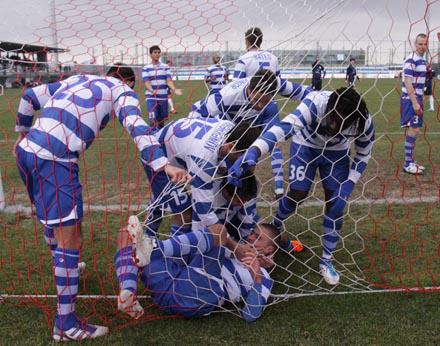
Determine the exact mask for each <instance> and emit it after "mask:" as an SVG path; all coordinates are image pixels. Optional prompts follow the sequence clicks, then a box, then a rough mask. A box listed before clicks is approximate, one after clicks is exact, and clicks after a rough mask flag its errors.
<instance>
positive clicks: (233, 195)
mask: <svg viewBox="0 0 440 346" xmlns="http://www.w3.org/2000/svg"><path fill="white" fill-rule="evenodd" d="M261 42H262V33H261V30H259V29H258V28H252V30H251V31H248V32H246V43H247V47H248V53H246V54H245V55H244V56H243V59H240V61H239V63H240V64H241V65H242V66H241V67H240V68H237V71H241V72H240V73H239V75H237V76H235V77H236V78H237V79H236V80H235V81H233V82H232V83H230V84H228V85H226V86H224V87H223V88H222V89H220V90H218V91H215V92H212V93H210V95H209V96H208V97H207V98H205V99H203V100H200V101H198V102H195V103H194V105H193V107H192V110H191V112H190V114H189V116H188V118H183V119H180V120H177V121H173V122H171V123H169V124H165V123H164V121H162V120H164V119H162V118H161V117H160V116H159V115H157V114H155V113H153V111H151V112H150V113H151V114H150V115H151V116H150V117H151V118H154V121H152V123H151V125H152V127H149V126H148V125H147V124H146V123H145V122H144V120H143V119H142V117H141V110H140V107H139V101H138V97H137V95H136V93H135V92H134V91H133V90H132V88H133V86H134V83H135V77H134V72H133V71H132V69H131V68H128V67H124V66H114V67H112V68H111V69H110V70H109V71H108V73H107V76H105V77H99V76H91V75H77V76H72V77H70V78H68V79H66V80H65V81H61V82H57V83H52V84H47V85H41V86H38V87H35V88H30V89H28V90H27V91H26V92H25V94H24V95H23V97H22V100H21V102H20V106H19V110H18V115H17V126H16V130H17V131H18V132H20V134H19V138H18V139H17V142H16V146H15V148H14V150H15V154H16V157H17V165H18V168H19V171H20V174H21V177H22V180H23V182H24V183H25V184H26V188H27V191H28V194H29V197H30V199H31V201H32V203H33V204H34V205H35V209H36V215H37V217H38V219H39V221H40V222H41V223H42V224H43V225H44V227H45V239H46V241H47V243H48V245H49V246H50V247H51V249H52V250H53V252H52V260H53V271H54V276H55V282H56V293H57V298H58V304H57V315H56V318H55V324H54V329H53V339H54V340H55V341H69V340H75V341H81V340H84V339H93V338H96V337H99V336H102V335H105V334H106V333H107V332H108V329H107V327H104V326H98V325H93V324H88V323H85V322H84V321H82V320H81V319H80V318H78V317H77V316H76V314H75V300H76V296H77V294H78V280H79V279H78V277H79V269H80V267H81V266H80V264H79V257H80V249H81V245H82V244H81V239H82V237H81V219H82V216H83V211H82V195H81V184H80V182H79V178H78V165H77V161H78V157H79V155H80V154H81V153H82V152H84V150H86V149H87V148H88V147H89V146H90V145H91V143H92V142H93V140H94V139H95V137H96V136H97V134H98V133H99V131H100V130H102V129H103V128H104V127H105V125H106V124H107V123H108V121H109V119H110V115H111V114H114V115H115V116H116V117H117V118H118V120H119V122H120V123H121V124H122V125H123V126H124V127H125V129H126V130H127V131H128V133H129V134H130V136H131V137H132V138H133V140H134V142H135V143H136V146H137V149H138V150H139V151H140V152H141V159H142V164H143V166H144V169H145V172H146V175H147V178H148V180H149V182H150V184H151V187H152V191H153V196H152V198H151V201H150V204H149V207H148V215H147V218H146V220H145V222H139V220H138V218H137V217H131V218H130V220H129V223H128V226H127V229H126V230H122V231H121V233H120V237H119V239H118V251H117V253H116V255H115V268H116V274H117V279H118V282H119V288H120V293H119V295H118V309H119V310H121V311H123V312H125V313H127V314H128V315H129V316H131V317H133V318H139V317H140V316H142V314H143V312H144V311H143V308H142V306H141V305H140V303H139V302H138V301H137V299H136V290H137V279H138V274H139V271H140V272H141V278H142V282H143V284H144V285H145V287H146V288H148V289H149V290H150V292H151V297H152V300H153V301H154V302H155V303H156V304H157V305H158V306H159V307H160V308H161V309H162V310H163V311H164V312H166V313H171V314H180V315H183V316H187V317H192V316H201V315H206V314H209V313H211V312H212V311H213V310H214V309H215V308H218V307H220V306H222V305H223V304H224V303H225V302H230V303H233V304H235V305H236V306H238V305H237V304H239V303H240V302H243V305H242V306H241V307H240V311H241V315H242V317H243V318H244V319H245V320H246V321H254V320H255V319H257V318H258V317H259V316H261V314H262V312H263V310H264V307H265V305H266V303H267V301H268V299H269V295H270V292H271V289H272V286H273V282H272V280H271V278H270V275H269V271H268V270H267V269H268V268H270V267H271V266H272V265H273V264H274V263H273V260H272V255H273V254H274V252H275V251H276V250H277V249H278V248H282V249H284V250H285V251H287V252H288V251H291V250H292V245H291V242H290V239H288V237H287V235H286V233H285V232H283V221H284V220H285V219H286V218H287V217H288V216H290V215H291V214H292V213H294V212H295V210H296V208H297V207H298V205H299V204H300V203H301V202H302V201H303V200H304V199H305V198H306V196H307V194H308V191H309V189H310V186H311V184H312V182H313V180H314V177H315V174H316V170H317V169H319V170H320V174H321V177H322V178H323V187H324V191H325V197H326V211H325V215H324V220H323V234H324V235H323V238H322V239H323V253H322V257H321V260H320V264H319V270H320V273H321V275H322V277H323V278H324V279H325V281H326V282H327V283H328V284H330V285H336V284H337V283H338V282H339V280H340V276H339V274H338V272H337V271H336V269H335V268H334V266H333V261H332V259H333V252H334V250H335V248H336V246H337V244H338V240H339V237H340V232H341V228H342V222H343V211H344V208H345V206H346V203H347V199H348V198H349V196H350V195H351V193H352V192H353V190H354V187H355V184H356V182H357V181H358V180H359V178H360V176H361V174H362V173H363V172H364V171H365V169H366V166H367V163H368V160H369V158H370V156H371V149H372V144H373V140H374V127H373V123H372V120H371V117H370V115H369V113H368V109H367V107H366V104H365V102H364V101H363V99H362V97H361V96H360V95H359V94H358V93H357V92H356V91H355V90H354V89H353V88H351V87H349V88H341V89H338V90H336V91H334V92H328V91H312V90H311V89H310V88H308V87H305V86H302V85H300V84H296V83H292V82H290V81H287V80H284V79H282V78H281V77H280V76H279V68H278V64H277V61H275V60H274V59H273V56H272V55H271V54H268V53H267V52H264V51H261V50H260V45H261ZM154 53H155V51H154V50H153V51H152V54H154ZM156 53H157V49H156ZM158 54H160V50H159V53H158ZM265 59H269V61H265ZM275 62H276V63H275ZM255 66H257V67H256V68H254V67H255ZM251 67H252V68H251ZM157 68H158V67H154V66H153V67H149V69H147V68H146V70H144V82H146V87H147V92H149V94H148V95H149V97H150V99H153V97H152V96H155V95H156V94H157V90H158V88H159V87H158V85H159V84H158V83H156V82H157V81H156V82H155V83H152V80H151V76H148V77H147V76H146V74H148V73H150V74H151V73H152V72H151V71H153V70H154V69H157ZM165 70H166V68H165ZM164 73H165V79H166V80H167V81H168V80H170V78H169V74H168V72H167V71H165V72H164ZM169 84H170V87H172V88H175V87H174V85H173V84H172V83H169ZM164 86H165V85H164ZM156 89H157V90H156ZM277 94H278V95H281V96H283V97H287V98H290V99H292V100H296V101H300V102H301V103H300V105H299V106H298V107H297V109H296V110H295V111H294V112H293V113H292V114H289V115H288V116H286V117H285V118H284V119H283V120H280V119H279V117H278V113H279V112H278V107H277V104H276V102H275V101H274V100H273V98H274V96H275V95H277ZM163 95H165V96H163ZM163 95H162V96H163V97H162V99H163V100H166V94H163ZM156 96H157V95H156ZM162 99H161V102H162V101H163V100H162ZM156 101H157V100H156ZM156 101H155V103H157V102H156ZM165 102H166V101H165ZM150 103H151V102H150ZM147 105H148V99H147ZM149 106H151V104H150V105H149ZM40 109H41V110H42V111H41V115H40V117H39V118H38V119H37V120H36V121H35V123H34V124H33V125H32V122H33V118H34V113H35V111H37V110H40ZM88 115H91V116H88ZM259 136H260V137H259ZM290 137H292V138H293V141H292V145H291V151H290V163H289V166H290V170H289V171H290V175H289V190H288V192H287V193H286V194H285V195H284V196H282V197H280V198H281V199H280V202H279V208H278V211H277V214H276V217H275V218H274V219H273V220H272V222H271V223H270V224H267V223H262V222H260V221H259V217H258V215H257V209H256V197H257V188H256V186H257V182H256V179H255V176H254V175H253V172H254V169H255V168H254V167H255V166H256V165H257V161H258V159H259V157H260V156H263V155H265V154H267V153H271V154H274V155H275V158H274V160H275V159H277V154H276V152H277V150H275V151H274V148H276V147H275V146H276V144H277V143H278V142H280V141H282V140H286V139H287V138H290ZM352 139H354V144H355V149H356V156H355V158H354V160H353V163H352V165H351V167H350V164H349V163H350V156H349V155H350V145H351V142H352ZM275 166H276V165H275ZM275 168H278V169H279V167H275ZM256 169H258V167H257V168H256ZM277 174H279V173H275V175H277ZM281 181H282V179H281ZM276 189H278V192H277V195H280V194H281V192H282V186H281V187H280V186H276ZM280 189H281V190H280ZM166 211H169V212H171V213H173V220H172V225H171V227H170V237H169V238H168V239H165V240H163V239H159V238H158V231H159V227H160V225H161V221H162V219H163V216H164V213H165V212H166Z"/></svg>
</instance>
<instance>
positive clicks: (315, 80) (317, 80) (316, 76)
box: [312, 57, 326, 91]
mask: <svg viewBox="0 0 440 346" xmlns="http://www.w3.org/2000/svg"><path fill="white" fill-rule="evenodd" d="M325 73H326V72H325V69H324V66H322V64H321V59H319V57H316V60H315V62H314V63H313V64H312V89H313V90H317V91H319V90H321V89H322V79H323V78H324V77H325Z"/></svg>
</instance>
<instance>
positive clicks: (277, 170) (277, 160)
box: [270, 145, 284, 199]
mask: <svg viewBox="0 0 440 346" xmlns="http://www.w3.org/2000/svg"><path fill="white" fill-rule="evenodd" d="M270 159H271V162H272V174H273V178H274V182H275V195H276V198H277V199H279V198H281V197H282V195H283V193H284V186H283V183H284V177H283V163H284V159H283V153H282V152H281V149H280V147H279V146H278V145H276V146H275V147H274V149H273V151H272V154H271V155H270Z"/></svg>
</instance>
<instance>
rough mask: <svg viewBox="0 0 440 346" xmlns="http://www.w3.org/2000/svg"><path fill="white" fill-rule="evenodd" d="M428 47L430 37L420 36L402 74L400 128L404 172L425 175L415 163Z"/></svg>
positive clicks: (405, 62) (421, 118)
mask: <svg viewBox="0 0 440 346" xmlns="http://www.w3.org/2000/svg"><path fill="white" fill-rule="evenodd" d="M427 47H428V37H427V36H426V35H425V34H418V35H417V36H416V39H415V51H414V52H412V53H410V54H409V55H408V56H407V57H406V59H405V61H404V63H403V72H402V94H401V95H400V126H401V127H402V128H404V129H405V163H404V165H403V171H404V172H406V173H409V174H416V175H417V174H423V173H424V170H425V167H423V166H421V165H419V164H417V163H416V162H414V151H415V147H416V141H417V135H418V134H419V132H420V128H421V127H422V126H423V88H424V87H425V80H426V61H425V59H424V58H423V56H424V55H425V52H426V49H427Z"/></svg>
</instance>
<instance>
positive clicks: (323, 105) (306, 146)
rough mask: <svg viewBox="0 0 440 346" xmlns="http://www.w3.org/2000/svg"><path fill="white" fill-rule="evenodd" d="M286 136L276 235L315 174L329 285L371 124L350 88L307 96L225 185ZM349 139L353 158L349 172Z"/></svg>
mask: <svg viewBox="0 0 440 346" xmlns="http://www.w3.org/2000/svg"><path fill="white" fill-rule="evenodd" d="M292 136H293V137H292ZM290 137H292V144H291V147H290V162H289V171H290V175H289V191H288V192H287V194H286V195H285V196H284V197H283V198H282V199H281V201H280V203H279V207H278V211H277V214H276V216H275V218H274V220H273V224H274V225H275V226H276V227H277V228H278V229H279V230H281V228H282V225H283V221H284V220H285V219H287V218H288V217H289V216H290V215H292V214H293V213H294V212H295V211H296V208H297V206H298V205H299V204H300V203H301V202H303V201H304V199H305V198H306V197H307V195H308V193H309V190H310V188H311V186H312V184H313V183H314V179H315V175H316V171H317V169H319V172H320V175H321V180H322V185H323V188H324V192H325V200H326V209H325V214H324V222H323V233H324V235H323V238H322V244H323V253H322V257H321V260H320V264H319V267H320V272H321V274H322V276H323V277H324V279H325V280H326V282H327V283H329V284H331V285H335V284H337V283H338V282H339V274H338V273H337V272H336V270H335V269H334V267H333V264H332V255H333V252H334V251H335V249H336V246H337V244H338V241H339V238H340V232H341V228H342V223H343V212H344V208H345V205H346V203H347V200H348V198H349V197H350V195H351V193H352V192H353V189H354V186H355V184H356V183H357V181H358V180H359V178H360V176H361V175H362V173H363V172H364V171H365V169H366V167H367V164H368V160H369V159H370V157H371V150H372V147H373V141H374V126H373V121H372V119H371V117H370V114H369V113H368V109H367V106H366V104H365V102H364V100H363V99H362V97H361V96H360V95H359V94H358V93H357V92H356V91H355V90H354V89H352V88H340V89H338V90H336V91H334V92H329V91H321V92H311V93H309V94H308V95H307V97H306V98H305V99H304V100H303V101H302V103H301V104H300V105H299V106H298V107H297V108H296V110H295V111H294V112H293V113H292V114H289V115H287V116H286V117H285V118H284V119H283V120H282V121H281V122H280V123H279V124H276V125H274V126H273V127H271V128H270V129H269V130H268V131H266V132H264V133H263V135H262V136H261V137H260V138H259V139H258V140H257V141H256V142H255V143H254V144H253V145H252V146H251V147H250V148H249V150H248V151H247V152H246V154H245V155H244V156H242V157H241V158H240V159H239V160H238V161H237V162H235V163H234V165H233V166H232V167H231V168H230V171H229V172H230V178H231V179H230V181H231V182H232V183H237V182H235V181H234V180H235V178H237V177H240V176H241V175H242V174H243V172H244V171H247V170H248V169H249V168H251V167H253V166H255V165H256V164H257V161H258V159H259V157H260V156H264V155H266V154H267V153H268V152H270V151H271V150H272V148H273V146H274V145H275V144H276V143H278V142H280V141H285V140H286V139H288V138H290ZM353 139H354V144H355V149H356V155H355V156H354V159H353V160H352V163H351V168H350V146H351V143H352V142H353Z"/></svg>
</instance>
